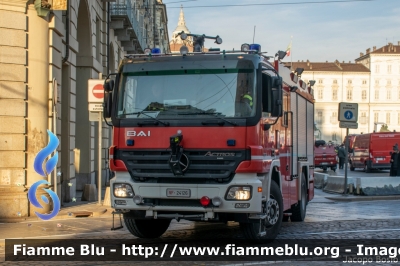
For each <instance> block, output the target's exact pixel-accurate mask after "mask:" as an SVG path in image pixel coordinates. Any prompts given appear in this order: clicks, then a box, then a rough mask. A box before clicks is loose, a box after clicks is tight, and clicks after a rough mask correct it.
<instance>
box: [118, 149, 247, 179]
mask: <svg viewBox="0 0 400 266" xmlns="http://www.w3.org/2000/svg"><path fill="white" fill-rule="evenodd" d="M209 151H210V150H205V151H199V150H184V154H185V155H186V156H187V157H188V158H189V167H188V169H187V170H186V171H185V172H184V175H183V176H175V175H174V174H173V173H172V171H171V170H170V168H169V164H168V161H169V159H170V152H169V151H166V150H157V151H155V150H151V151H148V150H118V151H117V152H116V155H115V157H116V159H120V160H122V161H123V162H124V163H125V165H126V167H127V168H128V171H129V173H130V175H131V177H132V178H133V179H134V181H136V182H148V183H175V182H178V183H198V184H201V183H228V182H230V181H231V180H232V178H233V176H234V173H235V170H236V168H237V166H238V165H239V163H240V162H242V161H244V160H249V158H250V154H249V152H247V151H246V150H229V151H226V150H222V151H221V150H218V151H211V152H213V153H214V154H224V153H229V154H231V156H205V155H206V154H207V153H208V152H209Z"/></svg>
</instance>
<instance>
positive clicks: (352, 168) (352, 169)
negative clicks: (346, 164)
mask: <svg viewBox="0 0 400 266" xmlns="http://www.w3.org/2000/svg"><path fill="white" fill-rule="evenodd" d="M354 169H355V168H354V166H353V165H352V164H351V163H350V171H354Z"/></svg>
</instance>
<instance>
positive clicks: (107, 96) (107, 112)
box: [103, 92, 112, 118]
mask: <svg viewBox="0 0 400 266" xmlns="http://www.w3.org/2000/svg"><path fill="white" fill-rule="evenodd" d="M111 109H112V93H111V92H105V93H104V101H103V117H104V118H110V117H111Z"/></svg>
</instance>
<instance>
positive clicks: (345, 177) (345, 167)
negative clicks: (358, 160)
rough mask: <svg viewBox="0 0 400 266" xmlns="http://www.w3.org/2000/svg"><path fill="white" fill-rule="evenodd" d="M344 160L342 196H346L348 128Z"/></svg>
mask: <svg viewBox="0 0 400 266" xmlns="http://www.w3.org/2000/svg"><path fill="white" fill-rule="evenodd" d="M345 150H346V151H345V156H346V157H345V159H344V192H343V194H344V195H347V164H348V162H349V156H348V151H349V128H346V142H345Z"/></svg>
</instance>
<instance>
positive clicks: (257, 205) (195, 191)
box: [110, 172, 262, 218]
mask: <svg viewBox="0 0 400 266" xmlns="http://www.w3.org/2000/svg"><path fill="white" fill-rule="evenodd" d="M115 183H125V184H129V185H131V186H132V188H133V191H134V193H135V195H140V196H141V197H142V198H143V199H145V203H144V204H139V205H137V204H135V203H134V202H133V199H132V198H120V197H116V196H115V195H114V193H113V190H114V184H115ZM235 185H237V186H251V187H252V195H251V198H250V199H249V200H226V199H225V195H226V193H227V191H228V189H229V188H230V187H232V186H235ZM258 187H262V181H261V180H260V179H259V177H257V175H256V174H236V175H235V177H234V178H233V180H232V181H231V182H230V183H229V184H220V185H218V184H177V183H170V184H169V183H168V184H167V183H135V182H133V181H132V178H131V177H130V175H129V173H127V172H117V173H116V175H115V177H114V178H113V179H111V180H110V190H111V191H110V194H111V195H110V197H111V206H112V207H113V208H114V209H118V210H122V211H130V210H135V211H146V216H150V215H152V213H154V212H160V213H161V212H168V213H171V212H176V213H183V212H191V213H193V212H194V213H260V212H261V204H262V192H258ZM171 188H174V189H190V196H189V197H186V198H182V197H169V196H167V189H171ZM203 196H207V197H209V198H210V199H212V198H214V197H219V198H221V199H222V204H221V205H219V206H212V204H210V205H209V206H207V207H203V206H201V205H200V198H201V197H203ZM120 200H123V201H125V202H124V204H117V203H119V202H118V201H120ZM116 201H117V202H116ZM146 201H147V202H151V203H150V204H146ZM237 203H248V204H249V206H248V207H247V208H238V207H237V205H236V204H237ZM208 216H209V217H210V218H211V217H212V216H213V215H208Z"/></svg>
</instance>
